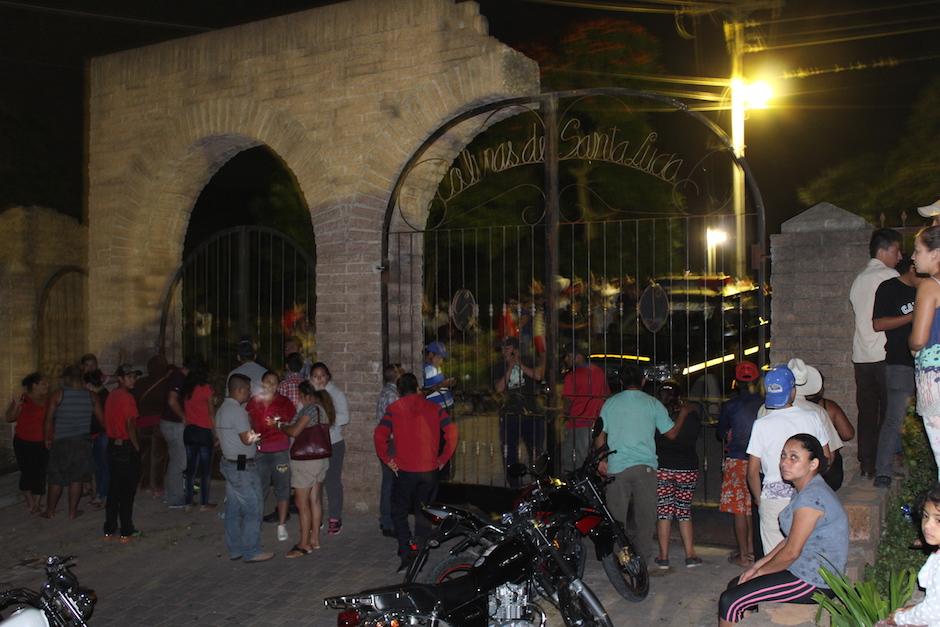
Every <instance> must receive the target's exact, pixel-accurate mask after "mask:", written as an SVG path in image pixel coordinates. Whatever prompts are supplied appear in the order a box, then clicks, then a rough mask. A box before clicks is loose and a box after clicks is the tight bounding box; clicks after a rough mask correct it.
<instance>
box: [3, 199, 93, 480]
mask: <svg viewBox="0 0 940 627" xmlns="http://www.w3.org/2000/svg"><path fill="white" fill-rule="evenodd" d="M0 233H3V235H4V245H3V246H2V247H0V334H2V342H3V345H4V347H5V349H6V350H5V351H4V355H3V358H2V359H0V402H2V403H3V409H4V410H5V409H6V404H7V403H9V400H10V398H11V397H12V396H13V395H14V394H19V393H20V380H22V378H23V377H24V376H25V375H27V374H29V373H30V372H32V371H34V370H37V369H39V368H40V364H39V363H38V360H37V342H38V336H39V333H38V331H39V329H38V328H37V319H38V313H39V311H38V307H39V299H40V296H41V293H42V289H43V286H44V285H45V284H46V282H47V281H48V280H49V279H50V278H51V277H52V276H53V275H54V274H55V273H56V271H57V270H59V269H60V268H62V267H63V266H77V267H82V268H84V267H85V262H86V258H87V251H88V229H87V228H86V227H85V226H83V225H81V224H79V223H78V221H76V220H75V219H73V218H70V217H68V216H65V215H63V214H61V213H58V212H57V211H54V210H52V209H47V208H45V207H13V208H11V209H7V210H6V211H4V212H3V213H0ZM81 282H82V283H83V282H84V280H83V279H82V281H81ZM53 289H55V288H53ZM59 313H62V312H59ZM76 313H78V314H79V315H78V319H79V320H83V319H84V312H83V311H82V312H76ZM86 331H87V329H86V328H85V327H84V325H83V324H81V323H80V324H78V325H72V326H66V327H65V328H64V329H63V330H62V332H63V335H62V336H59V337H55V338H49V337H47V338H46V340H47V341H46V346H47V347H49V348H50V350H52V351H53V352H54V350H55V346H54V345H56V344H58V345H59V346H68V347H69V348H68V351H67V352H68V353H69V354H68V355H62V362H63V363H64V362H65V361H71V360H73V359H77V358H78V357H79V356H80V355H81V353H82V352H84V351H85V350H86V348H85V338H86ZM73 352H74V353H75V354H71V353H73ZM4 424H5V423H4ZM12 447H13V444H12V429H10V428H6V425H5V427H4V428H3V429H0V468H2V467H4V466H5V465H7V463H9V462H10V461H11V460H12Z"/></svg>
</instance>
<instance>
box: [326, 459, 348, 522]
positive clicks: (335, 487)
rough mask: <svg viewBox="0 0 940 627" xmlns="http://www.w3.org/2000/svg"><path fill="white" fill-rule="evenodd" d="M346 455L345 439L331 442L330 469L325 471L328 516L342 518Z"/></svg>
mask: <svg viewBox="0 0 940 627" xmlns="http://www.w3.org/2000/svg"><path fill="white" fill-rule="evenodd" d="M345 456H346V440H340V441H339V442H334V443H333V454H332V455H331V456H330V469H329V470H327V471H326V481H324V487H325V488H326V500H327V501H329V506H328V507H329V514H327V515H328V516H329V517H330V518H335V519H336V520H342V519H343V457H345Z"/></svg>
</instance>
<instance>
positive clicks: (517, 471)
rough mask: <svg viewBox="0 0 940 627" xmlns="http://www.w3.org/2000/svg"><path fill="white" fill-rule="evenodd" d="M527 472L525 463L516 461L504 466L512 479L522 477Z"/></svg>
mask: <svg viewBox="0 0 940 627" xmlns="http://www.w3.org/2000/svg"><path fill="white" fill-rule="evenodd" d="M528 473H529V469H528V468H526V466H525V464H520V463H519V462H516V463H515V464H509V465H508V466H506V474H507V475H509V476H510V477H512V478H514V479H518V478H519V477H524V476H526V475H527V474H528Z"/></svg>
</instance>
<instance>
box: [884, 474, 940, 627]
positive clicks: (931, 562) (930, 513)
mask: <svg viewBox="0 0 940 627" xmlns="http://www.w3.org/2000/svg"><path fill="white" fill-rule="evenodd" d="M921 511H922V514H921V518H920V528H921V530H923V532H924V541H925V542H926V543H927V544H929V545H930V546H933V547H938V546H940V483H938V484H936V485H934V487H933V488H931V489H930V491H929V492H928V493H927V494H926V495H925V497H924V504H923V507H922V508H921ZM917 581H918V583H920V585H921V587H922V588H924V589H925V590H926V595H925V596H924V600H923V601H921V602H920V603H918V604H917V605H914V606H912V607H908V608H902V609H899V610H895V612H894V613H893V614H892V615H891V616H889V617H888V620H887V621H886V624H888V625H936V624H938V622H940V553H938V552H937V551H936V550H935V551H934V552H933V553H931V554H930V557H928V558H927V563H926V564H924V566H923V567H922V568H921V569H920V573H919V574H918V576H917Z"/></svg>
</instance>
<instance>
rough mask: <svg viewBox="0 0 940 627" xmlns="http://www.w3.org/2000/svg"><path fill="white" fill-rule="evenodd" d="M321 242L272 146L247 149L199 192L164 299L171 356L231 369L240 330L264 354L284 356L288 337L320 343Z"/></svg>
mask: <svg viewBox="0 0 940 627" xmlns="http://www.w3.org/2000/svg"><path fill="white" fill-rule="evenodd" d="M315 266H316V246H315V242H314V236H313V229H312V226H311V223H310V214H309V211H308V209H307V205H306V202H305V201H304V199H303V196H302V194H301V193H300V191H299V188H298V186H297V184H296V181H295V180H294V177H293V175H292V173H291V172H290V170H289V169H288V168H287V166H286V165H285V164H284V163H283V161H281V160H280V159H279V158H278V157H277V155H276V154H274V153H273V152H272V151H271V150H270V149H268V148H267V147H265V146H260V147H257V148H251V149H249V150H245V151H242V152H241V153H239V154H237V155H236V156H234V157H233V158H232V159H231V160H229V161H228V162H227V163H226V164H225V165H224V166H223V167H222V168H221V169H220V170H219V171H218V172H217V173H216V174H215V176H213V177H212V179H211V180H210V181H209V183H208V184H207V185H206V187H205V188H204V189H203V191H202V193H201V194H200V196H199V199H198V200H197V202H196V204H195V206H194V208H193V211H192V216H191V218H190V223H189V228H188V230H187V234H186V240H185V245H184V259H183V262H182V264H181V265H180V268H179V270H178V271H177V273H176V275H175V277H174V279H173V282H172V284H171V287H170V290H169V291H168V293H167V295H166V297H165V298H164V302H163V312H162V317H161V325H160V339H159V346H160V347H161V350H162V351H163V352H164V353H165V354H166V355H167V358H168V359H169V360H170V361H171V362H175V363H180V362H181V360H182V359H183V358H184V356H186V355H191V354H198V355H201V356H203V357H205V358H206V359H207V361H208V363H209V365H210V367H211V369H212V370H214V371H217V372H227V371H228V369H230V368H231V367H232V365H233V363H234V359H235V348H236V345H237V343H238V341H239V339H241V338H244V337H250V338H251V339H252V340H253V341H254V343H255V346H256V347H257V350H258V361H259V362H261V363H263V364H265V365H267V366H269V367H272V368H279V367H280V366H281V365H282V364H283V357H284V344H285V340H286V339H287V338H290V337H295V338H297V339H299V340H300V344H301V345H302V349H303V351H304V352H305V353H306V354H307V356H308V357H312V356H313V354H314V353H313V351H314V350H315V339H314V338H315V334H314V316H315V311H316V290H315V276H316V273H315Z"/></svg>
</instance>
